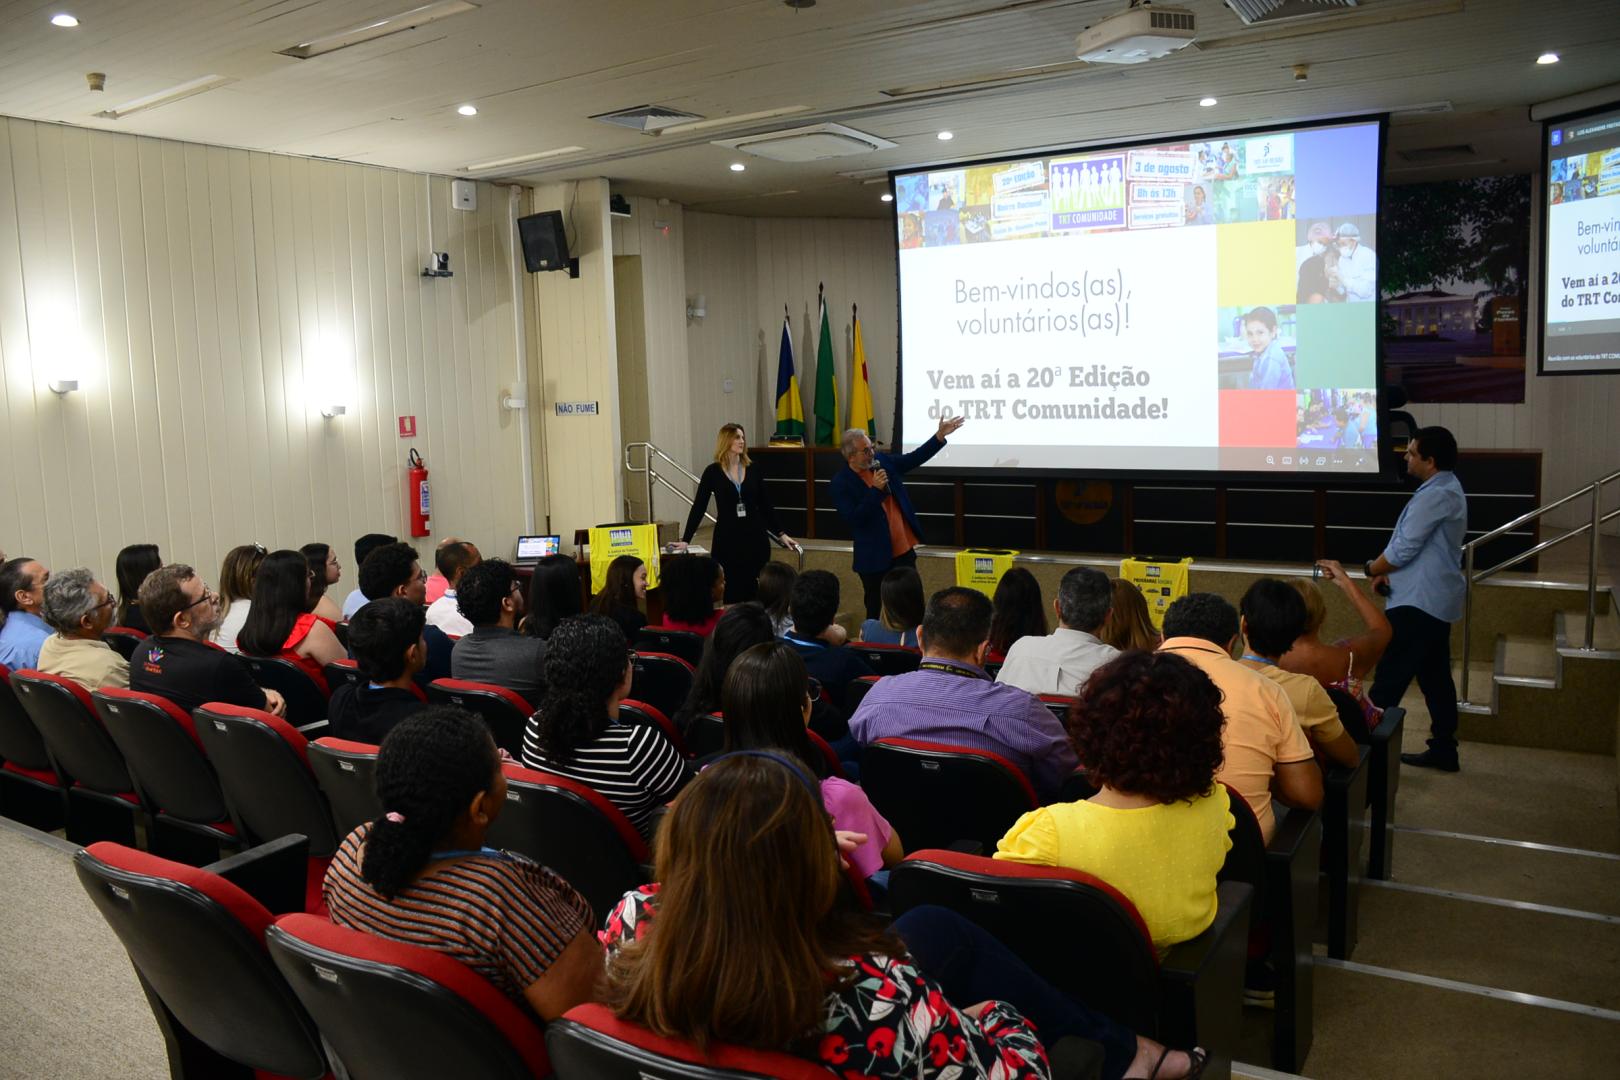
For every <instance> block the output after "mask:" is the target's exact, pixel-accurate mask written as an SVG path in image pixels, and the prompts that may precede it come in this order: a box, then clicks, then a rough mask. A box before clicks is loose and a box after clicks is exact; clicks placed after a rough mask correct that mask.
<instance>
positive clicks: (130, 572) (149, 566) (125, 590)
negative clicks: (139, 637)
mask: <svg viewBox="0 0 1620 1080" xmlns="http://www.w3.org/2000/svg"><path fill="white" fill-rule="evenodd" d="M162 565H163V557H162V556H161V555H159V554H158V546H157V545H156V544H130V545H129V546H128V547H126V548H124V549H123V550H122V551H120V552H119V553H118V558H117V560H116V561H115V562H114V563H113V576H114V577H116V578H117V579H118V611H117V613H116V614H114V615H113V621H112V625H114V626H127V627H128V628H129V629H131V630H139V631H140V632H141V633H143V634H150V633H151V632H152V630H151V628H150V627H148V626H147V625H146V619H145V618H144V617H143V615H142V614H141V601H140V593H141V582H143V581H145V580H146V575H147V574H150V573H151V572H152V571H154V570H156V569H157V568H158V567H160V566H162Z"/></svg>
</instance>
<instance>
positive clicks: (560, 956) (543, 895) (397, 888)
mask: <svg viewBox="0 0 1620 1080" xmlns="http://www.w3.org/2000/svg"><path fill="white" fill-rule="evenodd" d="M377 798H378V800H379V801H380V802H381V803H382V806H383V809H384V813H383V816H382V817H380V818H378V819H377V820H376V821H373V822H369V823H367V824H365V825H361V826H360V827H359V828H357V829H355V830H354V832H352V833H350V834H349V835H348V836H347V837H346V838H345V839H344V841H343V843H342V844H341V845H340V846H339V848H338V851H337V854H336V855H335V856H333V858H332V865H331V866H330V867H329V868H328V869H327V871H326V881H325V883H324V885H323V887H322V894H323V896H324V897H325V900H326V907H327V911H328V913H329V914H330V916H331V919H332V921H333V922H335V923H337V924H338V925H339V926H346V927H349V928H350V929H353V930H360V931H364V932H366V933H369V934H376V935H377V936H379V937H385V938H388V939H390V940H393V941H402V942H405V943H406V944H408V945H416V946H420V947H423V948H428V949H434V950H436V951H438V952H442V953H445V954H446V955H448V956H451V957H453V958H454V959H456V960H459V961H460V962H462V963H463V964H466V965H467V966H468V967H470V968H472V969H473V970H474V971H475V972H477V973H478V974H479V975H481V976H483V977H484V978H485V979H487V980H489V982H490V983H492V984H493V985H494V986H495V987H496V988H497V989H499V990H500V991H501V992H502V993H504V994H506V996H507V997H509V998H511V999H512V1000H513V1001H515V1002H517V1003H519V1004H520V1005H526V1006H528V1007H529V1008H531V1009H533V1011H534V1012H535V1013H536V1014H537V1015H538V1016H539V1017H540V1018H541V1019H542V1020H552V1019H555V1018H556V1017H558V1016H561V1015H562V1014H563V1013H565V1012H567V1011H568V1010H569V1009H571V1008H573V1007H574V1006H575V1005H579V1004H581V1003H584V1002H587V1001H595V1000H597V999H598V998H599V996H600V990H599V982H600V978H601V972H602V947H601V945H600V944H598V942H597V941H596V940H595V939H594V937H593V935H592V930H593V928H594V924H595V921H596V920H595V918H594V917H593V916H592V914H591V907H590V905H589V904H588V903H586V902H585V900H584V898H583V897H581V896H580V895H579V893H577V892H575V891H574V889H573V887H572V886H570V885H569V884H568V883H567V882H566V881H564V880H563V879H562V878H560V877H558V876H557V875H556V874H553V873H552V872H551V871H550V870H547V869H546V868H545V867H543V866H540V865H539V864H537V863H535V862H532V861H531V860H529V859H526V858H524V857H523V856H521V855H516V854H512V853H510V852H506V851H498V850H496V849H494V848H490V847H485V846H484V836H485V834H486V833H487V832H488V830H489V826H490V824H491V823H492V822H493V821H494V820H495V817H496V815H498V814H499V813H500V812H501V807H502V806H504V805H505V803H506V777H505V775H504V774H503V773H502V771H501V761H500V755H499V754H498V752H497V751H496V749H495V741H494V740H493V739H492V738H490V734H489V729H488V728H486V727H485V726H484V723H483V721H481V720H479V719H478V718H477V717H475V716H473V715H472V714H470V713H467V712H464V711H462V710H461V709H456V708H452V707H449V706H433V707H430V708H427V709H423V710H422V711H421V712H419V713H417V714H416V715H415V716H412V717H410V718H409V719H407V720H404V721H402V722H401V723H400V724H399V725H398V726H397V727H395V728H394V730H393V731H391V732H389V733H388V737H387V738H385V739H384V740H383V742H382V749H381V751H380V752H379V753H378V755H377Z"/></svg>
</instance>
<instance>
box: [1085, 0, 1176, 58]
mask: <svg viewBox="0 0 1620 1080" xmlns="http://www.w3.org/2000/svg"><path fill="white" fill-rule="evenodd" d="M1194 31H1195V25H1194V19H1193V13H1192V12H1191V11H1189V10H1188V9H1186V8H1178V7H1154V6H1153V4H1152V3H1151V0H1142V2H1141V3H1132V4H1131V6H1130V7H1129V8H1128V9H1126V10H1125V11H1122V12H1120V13H1119V14H1118V15H1113V16H1110V17H1109V18H1106V19H1104V20H1103V21H1102V22H1100V23H1098V24H1097V25H1096V26H1088V27H1086V28H1085V29H1084V30H1082V31H1080V36H1079V37H1077V38H1075V39H1074V55H1075V56H1076V57H1078V58H1079V59H1081V60H1085V61H1088V62H1090V63H1093V64H1140V63H1142V62H1143V61H1146V60H1157V59H1158V58H1159V57H1161V56H1169V55H1170V54H1171V53H1173V52H1175V51H1176V50H1177V49H1182V48H1185V47H1187V46H1188V45H1191V44H1192V42H1193V37H1194V36H1195V33H1194Z"/></svg>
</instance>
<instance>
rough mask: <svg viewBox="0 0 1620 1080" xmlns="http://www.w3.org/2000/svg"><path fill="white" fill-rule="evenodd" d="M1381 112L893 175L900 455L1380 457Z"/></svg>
mask: <svg viewBox="0 0 1620 1080" xmlns="http://www.w3.org/2000/svg"><path fill="white" fill-rule="evenodd" d="M1379 134H1380V132H1379V124H1378V122H1376V121H1372V122H1356V123H1341V124H1335V125H1330V126H1315V127H1297V128H1291V129H1288V130H1281V131H1278V130H1270V131H1257V132H1249V133H1234V134H1231V135H1224V136H1220V137H1215V138H1199V139H1185V140H1179V141H1175V142H1166V143H1158V144H1154V145H1141V146H1129V147H1121V148H1119V149H1111V150H1110V149H1101V150H1099V149H1088V150H1085V151H1083V152H1081V151H1077V152H1073V153H1064V154H1055V155H1050V156H1046V157H1037V158H1023V159H1016V160H1007V161H997V162H990V163H966V164H963V165H960V166H948V167H936V168H933V169H929V170H927V171H918V172H909V173H897V174H895V175H894V177H893V182H894V207H895V212H896V217H897V221H896V227H897V230H898V238H899V248H900V250H899V265H900V354H901V359H900V380H901V387H902V404H903V412H902V433H903V443H904V449H906V450H910V449H914V448H915V447H917V446H919V445H921V444H922V443H923V442H925V441H926V440H927V439H928V437H929V436H930V435H931V434H932V433H933V431H934V429H935V427H937V426H938V423H939V419H940V418H941V417H943V416H965V417H966V418H967V421H968V422H967V424H966V426H964V427H963V428H962V429H961V431H959V432H958V433H957V434H955V435H953V436H952V437H951V440H950V443H949V445H948V446H947V447H946V449H945V450H944V451H943V452H941V453H940V454H939V455H938V456H936V457H935V458H934V459H933V461H932V462H930V465H931V466H932V467H940V468H946V469H952V470H958V469H994V470H998V471H1002V470H1015V469H1035V470H1042V471H1046V472H1054V471H1064V472H1074V471H1107V472H1136V471H1143V472H1199V471H1209V472H1213V471H1231V472H1256V473H1283V474H1290V475H1295V474H1298V475H1304V476H1312V477H1314V476H1320V475H1329V474H1340V475H1372V474H1376V473H1377V471H1378V394H1377V387H1378V362H1377V317H1376V316H1377V303H1376V301H1377V297H1378V272H1377V259H1378V256H1377V248H1378V237H1377V223H1378V191H1379Z"/></svg>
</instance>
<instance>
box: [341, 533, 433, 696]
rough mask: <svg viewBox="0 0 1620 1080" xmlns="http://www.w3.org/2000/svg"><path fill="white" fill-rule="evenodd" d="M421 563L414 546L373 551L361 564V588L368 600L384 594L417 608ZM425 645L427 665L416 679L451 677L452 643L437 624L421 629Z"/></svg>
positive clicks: (419, 604) (424, 577) (420, 603)
mask: <svg viewBox="0 0 1620 1080" xmlns="http://www.w3.org/2000/svg"><path fill="white" fill-rule="evenodd" d="M426 580H427V575H426V574H424V573H422V564H421V563H420V562H418V561H417V560H416V549H415V548H413V547H411V545H409V544H404V543H399V542H397V541H396V542H395V543H392V544H384V545H383V546H382V547H380V548H375V549H373V550H372V552H371V554H370V555H367V556H366V561H365V562H363V563H361V564H360V589H361V591H362V592H364V593H365V594H366V597H367V600H368V602H369V601H371V600H381V599H382V598H383V597H385V596H399V597H403V598H404V599H406V600H409V601H410V602H411V603H413V604H415V605H416V606H417V607H424V606H426V605H425V604H423V591H422V590H423V582H425V581H426ZM422 641H423V642H424V643H426V645H427V666H426V667H424V668H423V669H422V670H421V672H420V673H419V674H418V675H417V681H418V682H422V683H429V682H432V681H433V680H434V679H448V678H449V677H450V656H451V649H452V647H453V645H454V643H453V642H452V641H451V640H450V639H449V638H448V637H446V636H445V633H444V631H443V630H440V629H439V628H438V627H437V626H429V627H426V628H425V629H423V631H422Z"/></svg>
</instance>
